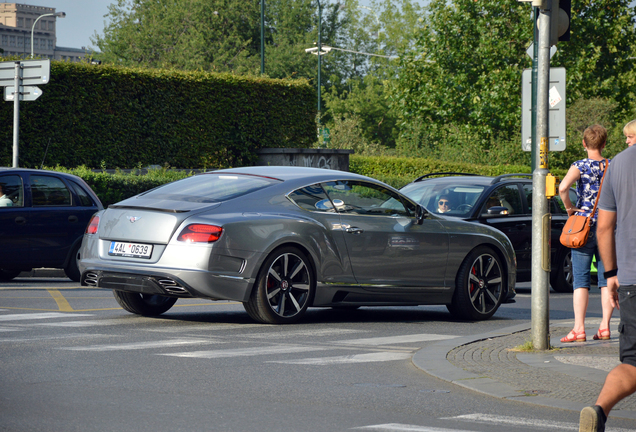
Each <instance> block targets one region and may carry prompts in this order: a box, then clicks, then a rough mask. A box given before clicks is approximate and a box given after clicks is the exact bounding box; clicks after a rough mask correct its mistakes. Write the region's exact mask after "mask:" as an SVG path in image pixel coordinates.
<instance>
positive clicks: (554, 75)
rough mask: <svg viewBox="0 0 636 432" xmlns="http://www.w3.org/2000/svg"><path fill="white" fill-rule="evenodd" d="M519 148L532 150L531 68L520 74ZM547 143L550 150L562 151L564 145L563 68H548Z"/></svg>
mask: <svg viewBox="0 0 636 432" xmlns="http://www.w3.org/2000/svg"><path fill="white" fill-rule="evenodd" d="M521 80H522V83H521V148H522V149H523V151H532V69H525V70H524V71H523V74H522V76H521ZM548 90H549V94H548V95H549V104H550V110H549V113H548V144H549V150H550V151H563V150H565V146H566V127H565V68H550V84H549V89H548Z"/></svg>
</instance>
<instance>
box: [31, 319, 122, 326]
mask: <svg viewBox="0 0 636 432" xmlns="http://www.w3.org/2000/svg"><path fill="white" fill-rule="evenodd" d="M119 324H129V321H127V320H122V319H116V318H111V319H96V320H77V321H62V322H47V323H37V324H35V325H37V326H44V327H95V326H109V325H119Z"/></svg>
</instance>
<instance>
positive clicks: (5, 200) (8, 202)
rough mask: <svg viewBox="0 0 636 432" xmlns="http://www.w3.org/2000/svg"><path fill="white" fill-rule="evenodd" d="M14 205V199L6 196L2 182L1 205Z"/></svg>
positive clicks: (0, 188)
mask: <svg viewBox="0 0 636 432" xmlns="http://www.w3.org/2000/svg"><path fill="white" fill-rule="evenodd" d="M11 206H13V201H11V198H9V197H8V196H6V195H5V194H4V192H3V189H2V185H1V184H0V207H11Z"/></svg>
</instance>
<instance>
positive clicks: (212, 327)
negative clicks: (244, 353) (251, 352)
mask: <svg viewBox="0 0 636 432" xmlns="http://www.w3.org/2000/svg"><path fill="white" fill-rule="evenodd" d="M251 327H258V328H263V327H278V325H274V324H222V323H210V324H197V325H189V324H187V323H181V324H180V325H179V326H176V327H166V328H147V329H144V331H149V332H159V333H184V332H194V331H218V330H236V329H246V328H251Z"/></svg>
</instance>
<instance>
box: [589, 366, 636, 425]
mask: <svg viewBox="0 0 636 432" xmlns="http://www.w3.org/2000/svg"><path fill="white" fill-rule="evenodd" d="M634 392H636V367H634V366H632V365H628V364H625V363H623V364H620V365H618V366H616V367H615V368H614V369H612V370H611V371H610V373H609V374H607V377H606V378H605V384H603V388H602V389H601V393H600V394H599V395H598V399H597V400H596V405H599V406H600V407H601V408H603V412H604V413H605V415H608V414H609V412H610V411H611V410H612V408H614V405H616V404H617V403H618V402H619V401H621V400H622V399H624V398H626V397H627V396H629V395H631V394H633V393H634Z"/></svg>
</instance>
